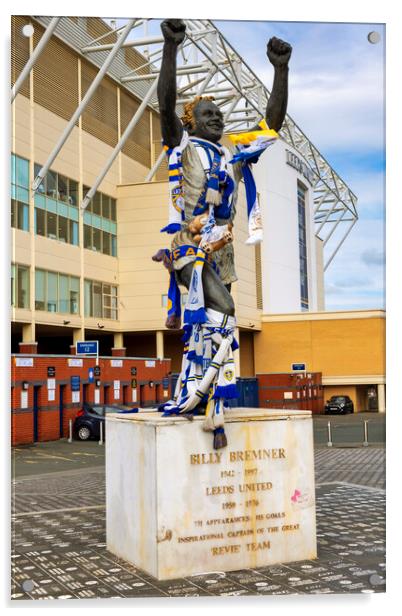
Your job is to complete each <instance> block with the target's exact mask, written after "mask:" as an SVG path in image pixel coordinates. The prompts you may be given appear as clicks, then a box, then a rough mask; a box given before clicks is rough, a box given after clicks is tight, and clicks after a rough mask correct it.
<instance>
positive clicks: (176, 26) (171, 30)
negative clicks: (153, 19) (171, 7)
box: [161, 19, 186, 45]
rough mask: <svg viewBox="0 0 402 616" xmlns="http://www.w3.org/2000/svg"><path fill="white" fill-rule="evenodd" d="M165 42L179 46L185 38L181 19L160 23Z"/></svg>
mask: <svg viewBox="0 0 402 616" xmlns="http://www.w3.org/2000/svg"><path fill="white" fill-rule="evenodd" d="M161 30H162V34H163V36H164V39H165V41H170V42H171V43H175V44H176V45H180V44H181V43H182V42H183V41H184V37H185V36H186V24H185V23H184V21H182V20H181V19H165V21H162V23H161Z"/></svg>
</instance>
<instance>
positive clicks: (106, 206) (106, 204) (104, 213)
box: [102, 195, 110, 218]
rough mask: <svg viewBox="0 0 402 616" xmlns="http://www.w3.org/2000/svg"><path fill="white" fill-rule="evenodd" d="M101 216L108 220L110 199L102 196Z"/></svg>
mask: <svg viewBox="0 0 402 616" xmlns="http://www.w3.org/2000/svg"><path fill="white" fill-rule="evenodd" d="M102 216H103V217H104V218H110V197H108V196H107V195H102Z"/></svg>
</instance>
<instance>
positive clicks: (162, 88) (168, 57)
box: [158, 19, 186, 148]
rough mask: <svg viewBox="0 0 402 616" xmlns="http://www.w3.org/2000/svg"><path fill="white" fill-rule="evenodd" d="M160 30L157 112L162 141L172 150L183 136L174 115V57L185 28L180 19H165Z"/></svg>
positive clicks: (181, 127) (178, 121) (180, 124)
mask: <svg viewBox="0 0 402 616" xmlns="http://www.w3.org/2000/svg"><path fill="white" fill-rule="evenodd" d="M161 30H162V33H163V36H164V39H165V42H164V45H163V54H162V65H161V70H160V75H159V81H158V101H159V111H160V119H161V130H162V138H163V141H164V143H165V144H166V145H167V146H168V147H170V148H173V147H175V146H177V145H179V143H180V141H181V138H182V134H183V125H182V123H181V122H180V120H179V118H178V117H177V115H176V64H177V61H176V56H177V48H178V46H179V45H180V44H181V43H182V42H183V40H184V37H185V35H186V26H185V24H184V23H183V21H182V20H181V19H167V20H165V21H163V22H162V24H161Z"/></svg>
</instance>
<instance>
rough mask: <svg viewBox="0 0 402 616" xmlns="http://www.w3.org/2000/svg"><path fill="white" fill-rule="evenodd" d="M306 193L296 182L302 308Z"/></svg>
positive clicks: (304, 305) (305, 304) (303, 305)
mask: <svg viewBox="0 0 402 616" xmlns="http://www.w3.org/2000/svg"><path fill="white" fill-rule="evenodd" d="M306 194H307V188H306V187H305V186H303V184H301V183H300V182H298V183H297V207H298V221H299V260H300V303H301V309H302V310H308V307H309V302H308V268H307V234H306Z"/></svg>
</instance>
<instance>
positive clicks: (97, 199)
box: [92, 192, 101, 216]
mask: <svg viewBox="0 0 402 616" xmlns="http://www.w3.org/2000/svg"><path fill="white" fill-rule="evenodd" d="M92 211H93V213H94V214H97V215H98V216H100V214H101V193H100V192H96V193H95V194H94V196H93V199H92Z"/></svg>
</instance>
